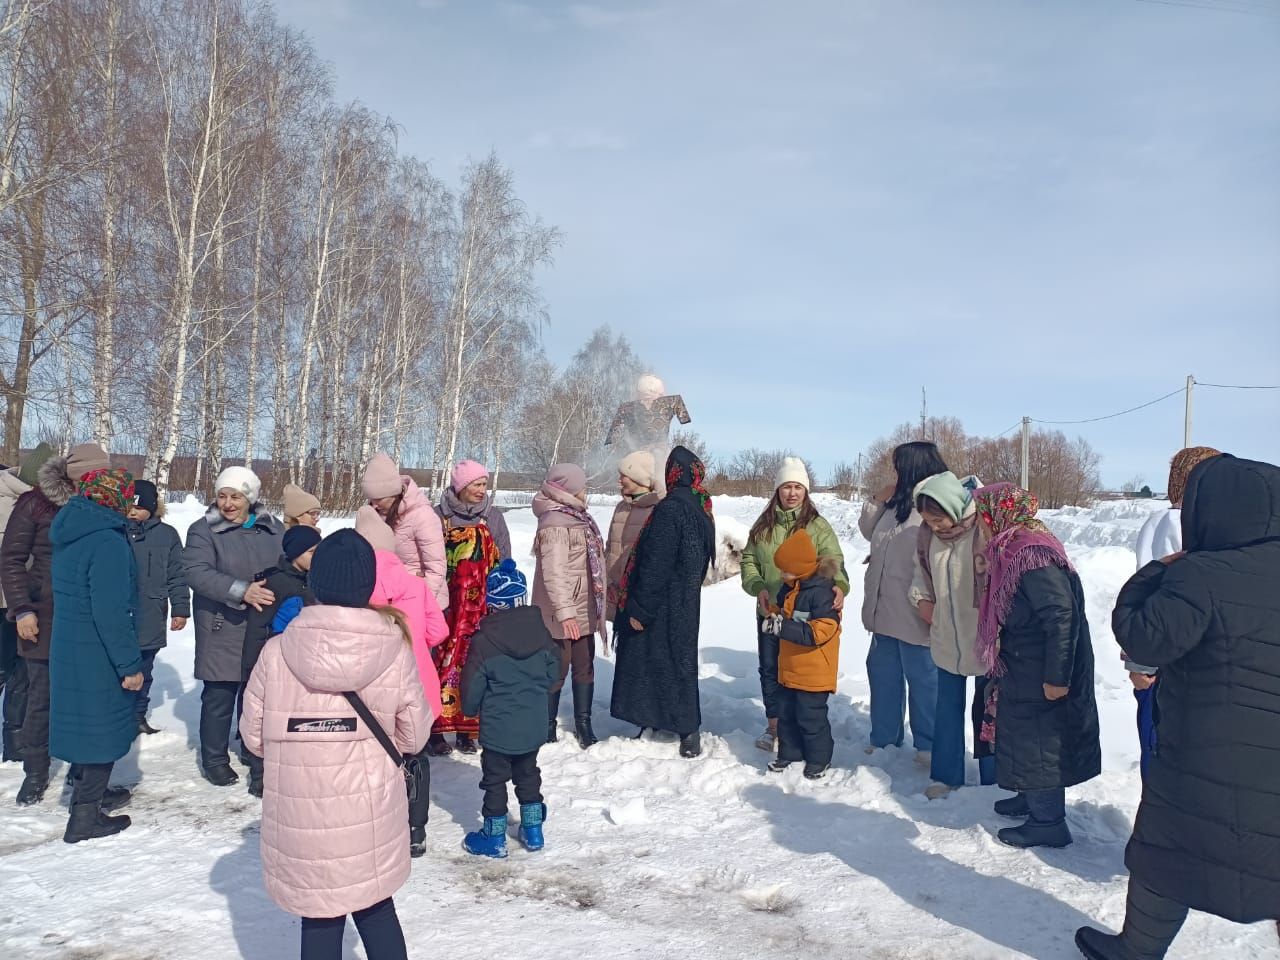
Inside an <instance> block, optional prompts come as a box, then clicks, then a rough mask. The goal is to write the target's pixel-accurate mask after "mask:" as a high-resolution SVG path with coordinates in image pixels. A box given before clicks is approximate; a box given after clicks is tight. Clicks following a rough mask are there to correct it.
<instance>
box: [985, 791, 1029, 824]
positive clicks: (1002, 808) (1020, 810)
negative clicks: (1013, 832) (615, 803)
mask: <svg viewBox="0 0 1280 960" xmlns="http://www.w3.org/2000/svg"><path fill="white" fill-rule="evenodd" d="M994 809H995V811H996V813H998V814H999V815H1000V816H1002V817H1009V818H1011V819H1013V820H1025V819H1026V818H1027V817H1029V816H1031V808H1030V807H1029V806H1027V798H1026V796H1024V795H1023V794H1021V793H1016V794H1014V795H1013V796H1012V797H1005V798H1004V799H1003V800H997V801H996V803H995V807H994Z"/></svg>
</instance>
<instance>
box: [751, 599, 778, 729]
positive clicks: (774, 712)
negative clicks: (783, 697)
mask: <svg viewBox="0 0 1280 960" xmlns="http://www.w3.org/2000/svg"><path fill="white" fill-rule="evenodd" d="M763 625H764V620H763V619H762V618H760V617H756V652H757V653H758V654H759V659H760V699H761V700H763V701H764V715H765V719H767V720H776V719H778V649H779V645H780V644H781V642H782V641H781V640H779V639H778V638H777V637H776V636H774V635H773V634H771V633H765V632H764V631H763V630H762V629H760V628H761V627H762V626H763Z"/></svg>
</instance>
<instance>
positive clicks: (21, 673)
mask: <svg viewBox="0 0 1280 960" xmlns="http://www.w3.org/2000/svg"><path fill="white" fill-rule="evenodd" d="M0 692H3V693H4V754H5V759H6V760H21V759H22V744H21V743H20V742H19V740H18V732H19V731H20V730H21V729H22V721H23V719H24V717H25V716H26V713H27V661H26V659H24V658H23V657H20V656H18V626H17V624H14V623H10V622H9V619H8V618H7V617H6V616H5V611H4V610H0Z"/></svg>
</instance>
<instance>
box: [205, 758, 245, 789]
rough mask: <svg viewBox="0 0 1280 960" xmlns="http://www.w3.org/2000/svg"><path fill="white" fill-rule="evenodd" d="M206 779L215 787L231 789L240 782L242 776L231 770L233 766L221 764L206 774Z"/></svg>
mask: <svg viewBox="0 0 1280 960" xmlns="http://www.w3.org/2000/svg"><path fill="white" fill-rule="evenodd" d="M204 778H205V779H206V780H208V781H209V782H210V783H212V784H213V785H214V786H215V787H230V786H233V785H234V784H237V783H239V782H240V774H238V773H236V772H235V771H234V770H232V769H231V764H229V763H220V764H218V765H217V766H216V767H210V768H209V769H208V770H206V771H205V772H204Z"/></svg>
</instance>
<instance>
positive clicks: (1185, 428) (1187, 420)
mask: <svg viewBox="0 0 1280 960" xmlns="http://www.w3.org/2000/svg"><path fill="white" fill-rule="evenodd" d="M1195 385H1196V378H1195V377H1193V376H1191V374H1187V413H1186V416H1185V417H1183V420H1182V445H1183V446H1184V447H1189V446H1191V389H1192V388H1193V387H1194V386H1195Z"/></svg>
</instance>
